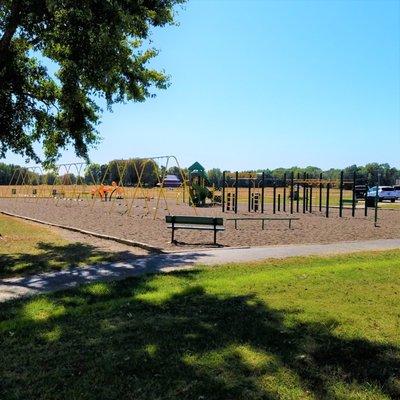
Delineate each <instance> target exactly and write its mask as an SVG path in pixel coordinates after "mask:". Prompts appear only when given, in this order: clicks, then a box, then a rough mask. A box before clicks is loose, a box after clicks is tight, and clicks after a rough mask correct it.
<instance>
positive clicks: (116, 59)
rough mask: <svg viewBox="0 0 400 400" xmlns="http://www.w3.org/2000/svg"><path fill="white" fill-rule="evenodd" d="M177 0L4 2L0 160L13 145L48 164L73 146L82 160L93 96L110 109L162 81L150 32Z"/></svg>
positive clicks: (147, 93)
mask: <svg viewBox="0 0 400 400" xmlns="http://www.w3.org/2000/svg"><path fill="white" fill-rule="evenodd" d="M183 1H184V0H84V1H79V2H78V1H75V0H63V1H61V0H2V1H1V2H0V105H1V107H0V158H2V157H4V156H5V153H6V151H7V150H11V151H13V152H16V153H18V154H21V155H23V156H25V157H27V158H30V159H33V160H34V161H36V162H40V161H44V162H45V163H52V162H54V161H56V160H57V158H58V157H59V156H60V150H62V149H64V148H65V147H67V146H68V145H72V146H73V147H74V149H75V152H76V155H77V156H79V157H83V158H86V159H87V158H88V149H89V148H90V147H91V146H93V145H95V144H96V143H97V142H98V140H99V135H98V132H97V131H96V126H97V124H98V123H99V120H100V116H101V109H100V107H99V100H103V101H105V104H106V105H107V107H109V108H111V107H112V105H113V104H114V103H117V102H125V101H131V100H132V101H144V100H145V99H146V98H148V97H151V96H153V95H154V94H153V93H152V92H151V90H152V88H157V89H165V88H166V87H167V86H168V77H167V76H166V75H165V73H164V72H163V71H157V70H155V69H152V68H150V67H149V66H148V63H149V61H150V60H151V59H152V58H153V57H155V56H156V55H157V50H156V49H154V48H152V47H151V41H150V40H149V33H150V30H151V28H152V27H162V26H165V25H167V24H173V23H174V6H175V5H176V4H178V3H182V2H183ZM49 64H50V65H53V64H54V66H55V73H50V72H49V71H48V69H47V67H46V65H49ZM37 142H39V143H41V144H42V146H43V153H44V160H40V159H39V156H38V154H37V152H36V151H35V148H34V144H35V143H37Z"/></svg>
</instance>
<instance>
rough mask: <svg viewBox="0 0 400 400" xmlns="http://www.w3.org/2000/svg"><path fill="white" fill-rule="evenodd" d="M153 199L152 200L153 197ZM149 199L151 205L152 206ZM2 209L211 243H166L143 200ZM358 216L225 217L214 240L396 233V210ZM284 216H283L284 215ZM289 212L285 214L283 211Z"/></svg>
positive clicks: (9, 202) (180, 209) (139, 235)
mask: <svg viewBox="0 0 400 400" xmlns="http://www.w3.org/2000/svg"><path fill="white" fill-rule="evenodd" d="M152 202H153V203H155V201H152ZM169 203H170V204H169V207H170V208H169V212H170V213H171V214H173V215H193V210H192V208H191V207H188V206H187V205H185V204H180V205H177V204H174V202H173V201H172V200H171V201H170V202H169ZM151 204H152V203H151V202H150V204H149V206H151ZM0 207H1V209H2V210H3V211H6V212H10V213H14V214H17V215H21V216H25V217H30V218H35V219H39V220H42V221H45V222H50V223H56V224H60V225H66V226H72V227H76V228H80V229H83V230H88V231H94V232H98V233H102V234H107V235H111V236H117V237H121V238H126V239H130V240H136V241H138V242H144V243H148V244H150V245H152V246H156V247H160V248H162V249H168V250H173V249H176V248H179V249H182V247H183V248H185V249H186V248H187V249H190V248H193V247H209V246H210V245H212V232H202V231H196V230H185V231H178V233H177V235H176V239H177V240H178V245H174V244H171V243H170V236H171V234H170V232H169V230H168V229H167V228H166V223H165V215H167V210H164V209H162V210H158V213H157V217H156V218H155V219H154V218H153V216H152V215H146V212H147V208H146V207H145V205H144V201H143V202H142V204H137V205H135V208H134V210H135V213H134V215H131V216H127V215H126V212H125V210H126V208H127V207H126V205H125V204H124V202H123V201H120V202H118V201H116V203H115V204H113V203H112V202H109V203H104V202H96V203H94V204H93V203H91V201H90V200H83V201H80V202H72V201H67V200H65V201H59V202H58V203H57V202H56V201H46V200H43V199H39V200H35V201H34V202H33V201H29V200H27V199H18V200H17V201H16V200H13V199H4V198H3V199H0ZM265 211H266V216H271V217H272V216H273V214H272V206H271V205H269V204H267V205H266V209H265ZM357 212H358V213H359V214H360V216H359V217H358V216H356V217H355V218H353V217H351V210H350V209H345V210H344V213H343V217H342V218H340V217H339V215H338V210H337V209H333V210H332V212H331V216H330V218H326V217H325V216H324V215H322V214H320V213H317V212H314V213H305V214H303V213H299V214H296V217H297V218H299V219H298V220H295V221H293V225H292V228H291V229H289V227H288V224H287V223H286V221H280V220H277V221H266V222H265V229H264V230H262V227H261V222H260V221H257V220H255V221H238V229H235V225H234V222H233V221H226V220H225V228H226V229H225V231H224V232H222V233H218V243H219V244H220V245H222V246H226V247H237V246H264V245H277V244H281V245H282V244H295V243H329V242H338V241H352V240H366V239H378V238H398V237H400V213H399V212H397V211H392V210H380V211H379V227H377V228H376V227H374V220H373V215H371V216H369V217H367V218H365V217H364V216H363V215H362V213H363V210H362V209H358V210H357ZM196 213H197V215H204V216H210V215H211V216H216V217H217V216H218V217H223V218H224V219H225V218H227V217H228V218H229V216H230V214H228V215H227V214H226V213H222V211H221V208H220V207H213V208H211V207H210V208H197V209H196ZM285 215H286V214H285ZM287 215H289V214H287ZM238 216H242V217H247V216H254V213H248V212H247V211H245V210H244V211H240V212H239V213H238Z"/></svg>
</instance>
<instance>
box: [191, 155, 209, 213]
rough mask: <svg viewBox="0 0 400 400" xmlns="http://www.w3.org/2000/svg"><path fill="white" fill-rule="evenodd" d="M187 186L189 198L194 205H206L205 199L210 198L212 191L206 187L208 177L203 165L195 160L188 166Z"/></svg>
mask: <svg viewBox="0 0 400 400" xmlns="http://www.w3.org/2000/svg"><path fill="white" fill-rule="evenodd" d="M188 171H189V186H190V189H189V190H190V193H191V200H192V203H193V205H194V206H195V207H201V206H205V205H206V199H207V198H209V199H212V197H213V195H212V192H211V191H210V190H209V189H208V188H207V184H208V183H209V179H208V176H207V173H206V171H205V169H204V167H203V166H202V165H201V164H200V163H199V162H197V161H196V162H195V163H194V164H192V165H191V166H190V167H189V168H188Z"/></svg>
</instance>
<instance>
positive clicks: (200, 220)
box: [165, 215, 224, 226]
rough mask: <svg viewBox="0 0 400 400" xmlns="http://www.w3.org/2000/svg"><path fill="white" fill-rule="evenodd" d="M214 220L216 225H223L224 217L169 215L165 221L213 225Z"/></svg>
mask: <svg viewBox="0 0 400 400" xmlns="http://www.w3.org/2000/svg"><path fill="white" fill-rule="evenodd" d="M214 220H215V223H216V225H223V224H224V219H223V218H220V217H215V218H214V217H198V216H191V215H167V216H166V217H165V221H166V222H167V223H170V224H171V223H172V221H174V223H175V224H196V225H213V226H214Z"/></svg>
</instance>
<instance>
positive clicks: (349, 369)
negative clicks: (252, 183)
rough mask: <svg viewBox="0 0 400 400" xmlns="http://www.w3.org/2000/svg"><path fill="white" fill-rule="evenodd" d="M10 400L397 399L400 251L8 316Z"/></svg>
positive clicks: (194, 280)
mask: <svg viewBox="0 0 400 400" xmlns="http://www.w3.org/2000/svg"><path fill="white" fill-rule="evenodd" d="M0 398H1V399H2V400H8V399H135V400H140V399H143V400H153V399H154V400H155V399H190V400H192V399H196V400H205V399H221V400H226V399H235V400H236V399H246V400H251V399H389V398H400V251H392V252H382V253H365V254H361V255H360V254H359V255H350V256H348V255H346V256H340V257H333V258H295V259H287V260H285V261H271V262H262V263H256V264H246V265H228V266H221V267H212V268H211V267H202V268H197V269H195V270H190V271H185V272H183V271H182V272H174V273H170V274H164V275H161V274H160V275H148V276H144V277H141V278H137V279H128V280H124V281H122V282H118V283H116V282H114V283H95V284H92V285H89V286H84V287H81V288H78V289H74V290H70V291H65V292H59V293H53V294H48V295H46V296H40V297H35V298H32V299H28V300H20V301H15V302H10V303H6V304H2V305H1V306H0Z"/></svg>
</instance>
